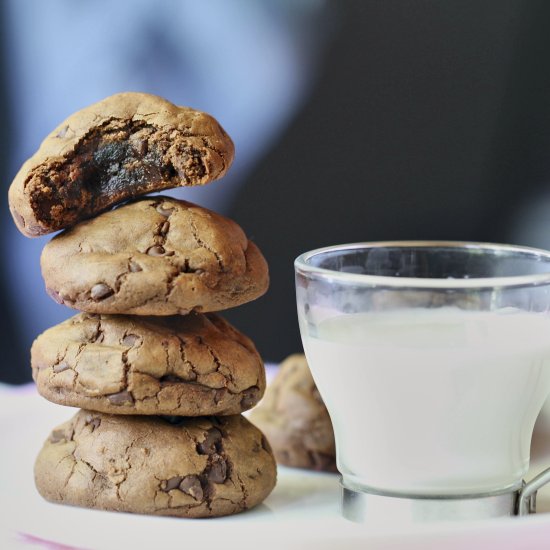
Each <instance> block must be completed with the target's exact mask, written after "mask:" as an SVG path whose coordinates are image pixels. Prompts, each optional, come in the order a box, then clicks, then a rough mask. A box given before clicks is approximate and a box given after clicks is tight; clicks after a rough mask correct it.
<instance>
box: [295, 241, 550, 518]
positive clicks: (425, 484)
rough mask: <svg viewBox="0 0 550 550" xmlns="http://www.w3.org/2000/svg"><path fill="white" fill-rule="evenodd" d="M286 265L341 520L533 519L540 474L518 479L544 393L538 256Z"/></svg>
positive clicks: (347, 248)
mask: <svg viewBox="0 0 550 550" xmlns="http://www.w3.org/2000/svg"><path fill="white" fill-rule="evenodd" d="M295 270H296V294H297V304H298V319H299V324H300V332H301V335H302V341H303V344H304V350H305V353H306V357H307V360H308V363H309V366H310V368H311V371H312V373H313V377H314V378H315V381H316V383H317V386H318V389H319V392H320V393H321V395H322V397H323V400H324V401H325V404H326V406H327V409H328V411H329V413H330V416H331V419H332V423H333V426H334V431H335V438H336V450H337V464H338V469H339V471H340V473H341V476H342V477H341V485H342V488H343V489H342V495H343V513H344V516H345V517H348V518H349V519H352V520H355V521H369V520H375V521H380V520H381V519H387V518H388V517H393V518H396V517H398V516H401V517H402V518H404V519H407V520H411V521H418V520H424V519H455V518H481V517H493V516H501V515H514V514H518V513H527V512H529V511H534V506H535V500H534V499H535V496H536V490H537V489H538V488H539V487H540V485H541V484H543V483H545V482H546V481H547V478H548V477H549V475H550V474H548V473H544V474H543V475H541V476H539V477H538V478H536V479H535V480H533V483H531V484H527V485H525V482H524V481H523V477H524V475H525V474H526V472H527V469H528V466H529V452H530V442H531V436H532V432H533V427H534V423H535V420H536V418H537V415H538V413H539V412H540V409H541V408H542V405H543V403H544V401H545V399H546V397H547V395H548V393H549V392H550V368H549V367H550V252H545V251H542V250H536V249H531V248H525V247H517V246H509V245H495V244H482V243H456V242H407V241H405V242H380V243H359V244H351V245H341V246H333V247H328V248H323V249H319V250H314V251H311V252H307V253H305V254H302V255H301V256H299V257H298V258H297V259H296V262H295Z"/></svg>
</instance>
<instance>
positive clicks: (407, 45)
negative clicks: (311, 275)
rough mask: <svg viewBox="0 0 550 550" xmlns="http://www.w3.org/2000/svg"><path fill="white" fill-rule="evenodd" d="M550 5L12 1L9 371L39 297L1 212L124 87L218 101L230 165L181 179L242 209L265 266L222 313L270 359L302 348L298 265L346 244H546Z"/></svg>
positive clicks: (42, 301) (24, 253) (5, 161)
mask: <svg viewBox="0 0 550 550" xmlns="http://www.w3.org/2000/svg"><path fill="white" fill-rule="evenodd" d="M549 23H550V3H548V2H544V1H542V0H532V1H529V2H526V1H521V0H498V1H497V0H477V1H473V0H456V1H447V2H434V1H428V0H414V1H410V0H388V1H385V2H380V1H377V0H366V1H360V0H346V1H340V2H337V1H330V0H229V1H224V0H202V1H200V2H199V1H194V2H193V1H189V0H117V1H115V2H113V1H107V0H93V1H92V0H80V1H78V2H75V1H74V0H73V1H71V0H49V1H48V2H43V1H40V0H4V1H3V2H2V3H1V5H0V41H1V43H0V145H1V147H0V173H1V174H2V176H3V180H2V181H4V191H5V192H4V197H5V200H4V201H3V202H2V208H3V211H2V217H1V218H0V219H1V223H2V233H1V235H2V239H3V243H2V246H3V252H4V253H3V254H2V255H1V256H0V300H1V303H2V314H3V315H2V316H1V317H0V319H1V322H0V343H1V345H2V350H3V355H4V361H3V362H2V363H1V364H0V380H4V381H9V382H14V383H17V382H22V381H25V380H28V379H29V378H30V369H29V366H28V362H29V359H28V357H29V351H28V350H29V348H30V344H31V342H32V340H33V339H34V338H35V337H36V335H37V334H38V333H40V332H41V331H43V330H44V329H46V328H48V327H49V326H51V325H53V324H55V323H57V322H60V321H61V320H63V319H65V318H67V317H69V316H71V315H73V314H74V313H75V312H74V311H72V310H69V309H67V308H64V307H61V306H58V305H56V304H55V303H54V302H53V301H52V300H51V299H50V298H49V297H48V296H47V295H46V293H45V291H44V286H43V283H42V280H41V277H40V270H39V255H40V251H41V249H42V247H43V246H44V244H45V243H46V242H47V241H48V240H49V237H45V238H39V239H34V240H30V239H26V238H25V237H23V236H22V235H20V234H19V233H18V232H17V230H16V229H15V226H14V225H13V223H12V221H11V218H10V216H9V213H8V209H7V200H6V196H7V188H8V186H9V184H10V182H11V179H12V178H13V176H14V175H15V173H16V171H17V169H18V168H19V166H20V165H21V163H22V162H23V161H24V160H25V159H26V158H27V157H28V156H30V155H31V154H32V153H33V152H34V151H35V150H36V149H37V147H38V145H39V144H40V142H41V140H42V139H43V138H44V137H45V136H46V134H48V133H49V132H50V131H51V130H52V129H53V128H54V127H55V126H56V125H57V124H58V123H59V122H61V121H62V120H63V119H64V118H65V117H67V116H68V115H69V114H71V113H72V112H74V111H76V110H78V109H80V108H82V107H84V106H86V105H88V104H90V103H93V102H95V101H98V100H100V99H102V98H103V97H106V96H108V95H110V94H113V93H116V92H120V91H128V90H133V91H145V92H151V93H156V94H159V95H162V96H165V97H166V98H168V99H169V100H170V101H172V102H174V103H177V104H180V105H190V106H192V107H195V108H197V109H201V110H204V111H207V112H209V113H211V114H212V115H214V116H215V117H216V118H217V119H218V120H219V121H220V122H221V124H222V125H223V126H224V128H225V129H226V130H227V132H228V133H229V134H230V135H231V136H232V137H233V139H234V141H235V145H236V153H237V156H236V161H235V163H234V165H233V167H232V169H231V171H230V174H229V175H228V176H227V177H226V178H225V179H224V180H223V181H221V182H216V183H214V184H212V185H210V186H207V187H204V188H196V189H190V190H181V189H178V190H174V191H171V192H170V194H172V195H173V196H177V197H182V198H186V199H187V200H190V201H192V202H196V203H198V204H201V205H203V206H206V207H208V208H212V209H214V210H217V211H219V212H222V213H224V214H226V215H229V216H231V217H233V218H234V219H235V220H236V221H237V222H238V223H240V224H241V225H242V226H243V228H244V229H245V231H246V232H247V233H248V234H249V236H250V237H251V238H252V239H253V240H255V241H256V243H257V244H258V245H259V246H260V248H261V249H262V251H263V252H264V254H265V256H266V257H267V260H268V262H269V263H270V269H271V275H272V286H271V290H270V292H269V293H268V295H267V296H265V297H264V298H262V299H260V300H258V301H257V302H255V303H253V304H247V305H245V306H242V307H240V308H237V309H235V310H232V311H230V312H227V314H226V317H227V318H228V319H229V320H230V321H231V322H233V323H234V324H235V325H236V326H237V328H239V329H241V330H243V332H245V333H247V334H248V335H249V336H250V337H251V338H252V339H254V341H255V342H256V343H257V346H258V348H259V350H260V352H261V353H262V355H263V356H264V358H265V359H266V360H270V361H279V360H280V359H282V358H283V357H284V356H286V355H288V354H289V353H292V352H295V351H299V350H300V349H301V344H300V340H299V335H298V329H297V322H296V319H295V317H296V316H295V305H294V290H293V284H294V280H293V267H292V261H293V259H294V257H295V256H296V255H298V254H299V253H300V252H302V251H304V250H307V249H311V248H315V247H318V246H324V245H329V244H335V243H338V242H353V241H362V240H379V239H457V240H482V241H499V242H503V241H507V242H514V243H517V244H527V245H532V246H540V247H545V248H550V232H549V231H548V228H549V227H550V186H549V185H548V184H549V181H550V161H549V158H550V155H549V152H550V74H549V71H550V67H549V64H548V58H549V53H550V33H548V32H547V28H548V24H549Z"/></svg>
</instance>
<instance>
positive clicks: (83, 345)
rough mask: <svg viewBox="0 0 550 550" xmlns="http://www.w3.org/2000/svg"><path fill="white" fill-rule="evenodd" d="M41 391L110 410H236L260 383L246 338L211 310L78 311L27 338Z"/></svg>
mask: <svg viewBox="0 0 550 550" xmlns="http://www.w3.org/2000/svg"><path fill="white" fill-rule="evenodd" d="M31 364H32V369H33V377H34V379H35V382H36V385H37V388H38V391H39V393H40V394H41V395H42V396H43V397H45V398H46V399H48V400H50V401H53V402H54V403H59V404H60V405H69V406H73V407H81V408H86V409H90V410H94V411H101V412H107V413H113V414H168V415H181V416H204V415H212V414H215V415H229V414H239V413H241V412H243V411H245V410H247V409H249V408H251V407H252V406H254V405H255V404H256V403H257V402H258V401H259V399H260V398H261V397H262V395H263V393H264V390H265V371H264V367H263V363H262V360H261V358H260V356H259V354H258V352H257V351H256V348H255V347H254V344H253V343H252V342H251V341H250V340H249V339H248V338H247V337H246V336H244V334H241V333H240V332H238V331H237V330H236V329H235V328H233V327H232V326H231V325H230V324H229V323H228V322H227V321H225V320H224V319H222V318H221V317H219V316H217V315H215V314H214V313H210V314H206V315H202V314H190V315H187V316H179V315H177V316H172V317H136V316H124V315H93V314H85V313H81V314H78V315H76V316H74V317H72V318H71V319H68V320H67V321H65V322H63V323H61V324H59V325H56V326H55V327H52V328H50V329H48V330H46V331H45V332H44V333H43V334H41V335H40V336H39V337H38V338H37V339H36V340H35V342H34V344H33V346H32V349H31Z"/></svg>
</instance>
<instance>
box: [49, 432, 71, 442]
mask: <svg viewBox="0 0 550 550" xmlns="http://www.w3.org/2000/svg"><path fill="white" fill-rule="evenodd" d="M60 441H67V436H66V435H65V432H64V431H63V430H54V431H53V432H52V433H51V435H50V443H59V442H60Z"/></svg>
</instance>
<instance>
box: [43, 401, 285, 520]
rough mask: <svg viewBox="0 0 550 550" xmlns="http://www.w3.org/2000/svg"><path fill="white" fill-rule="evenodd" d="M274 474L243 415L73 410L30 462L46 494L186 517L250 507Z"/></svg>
mask: <svg viewBox="0 0 550 550" xmlns="http://www.w3.org/2000/svg"><path fill="white" fill-rule="evenodd" d="M169 420H170V421H169ZM171 422H174V423H171ZM276 477H277V472H276V466H275V459H274V458H273V454H272V452H271V449H270V447H269V444H268V443H267V441H266V440H265V438H264V436H263V435H262V433H261V432H260V431H259V430H258V429H257V428H255V427H254V426H253V425H252V424H250V422H248V421H247V420H246V419H245V418H244V417H242V416H226V417H222V418H215V417H210V418H202V417H199V418H177V419H176V418H174V419H163V418H161V417H156V416H153V417H140V416H121V415H117V416H114V415H108V414H102V413H92V412H89V411H79V412H78V413H77V414H76V415H75V416H74V417H73V418H72V420H70V421H69V422H66V423H65V424H62V425H61V426H59V427H58V428H56V429H55V430H53V432H52V433H51V435H50V437H49V439H48V440H47V441H46V442H45V444H44V447H43V448H42V450H41V452H40V454H39V455H38V458H37V460H36V463H35V482H36V487H37V488H38V491H39V492H40V494H41V495H42V496H43V497H44V498H45V499H46V500H50V501H53V502H58V503H63V504H70V505H74V506H83V507H87V508H98V509H100V510H114V511H119V512H133V513H137V514H154V515H165V516H180V517H190V518H200V517H215V516H225V515H228V514H236V513H238V512H242V511H244V510H247V509H249V508H252V507H253V506H256V505H257V504H259V503H260V502H262V501H263V500H264V499H265V498H266V497H267V495H269V493H270V492H271V490H272V489H273V487H274V486H275V482H276Z"/></svg>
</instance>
